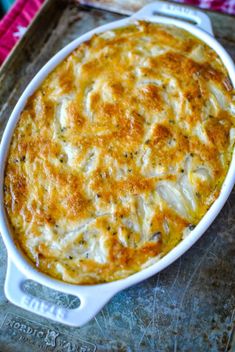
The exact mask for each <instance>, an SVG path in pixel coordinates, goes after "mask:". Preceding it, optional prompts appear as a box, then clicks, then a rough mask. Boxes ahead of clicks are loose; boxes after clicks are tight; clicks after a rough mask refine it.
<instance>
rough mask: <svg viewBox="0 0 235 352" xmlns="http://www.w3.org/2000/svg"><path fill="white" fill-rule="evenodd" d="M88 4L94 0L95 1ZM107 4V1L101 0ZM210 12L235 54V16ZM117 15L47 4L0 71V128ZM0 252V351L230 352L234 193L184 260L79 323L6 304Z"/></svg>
mask: <svg viewBox="0 0 235 352" xmlns="http://www.w3.org/2000/svg"><path fill="white" fill-rule="evenodd" d="M113 2H114V1H113ZM140 2H141V4H142V3H143V2H144V1H143V0H141V1H139V3H140ZM93 3H96V5H97V3H98V1H95V0H94V1H93ZM100 3H101V1H100V2H99V5H100ZM107 3H109V5H110V4H111V3H112V1H111V0H106V4H107ZM115 3H116V5H118V6H119V10H122V12H123V13H127V12H130V11H131V10H132V9H133V8H132V7H131V6H132V4H133V1H132V2H130V4H129V5H130V6H129V8H128V6H127V2H125V8H124V7H122V8H121V6H120V4H121V1H119V2H118V1H116V2H115ZM122 3H123V1H122ZM118 6H116V10H117V11H118ZM210 16H211V18H212V20H213V25H214V29H215V33H216V36H217V37H218V38H219V40H220V41H221V42H222V43H223V44H224V45H225V47H226V48H227V49H228V50H229V51H230V53H231V54H232V55H233V57H234V58H235V46H234V43H235V23H234V22H235V21H234V18H231V17H228V16H223V15H217V14H215V13H212V14H210ZM119 18H121V15H118V14H114V13H110V12H105V11H99V10H95V9H85V8H78V7H77V6H75V5H74V4H68V2H66V3H64V2H62V1H61V0H49V1H47V4H46V6H45V8H44V9H43V10H42V13H41V15H40V16H39V17H38V18H37V20H36V21H35V22H34V23H33V25H32V27H31V28H30V29H29V32H28V34H27V35H26V37H25V38H24V39H23V40H22V41H21V43H20V44H19V45H18V47H17V48H16V50H15V52H14V53H13V54H12V56H11V57H10V59H9V60H8V62H7V63H6V64H5V66H4V67H3V68H2V70H1V72H0V111H1V114H0V130H1V131H2V130H3V128H4V125H5V123H6V121H7V119H8V117H9V114H10V112H11V111H12V108H13V106H14V104H15V102H16V101H17V99H18V97H19V95H20V93H21V92H22V90H23V89H24V87H25V86H26V84H27V83H28V82H29V81H30V79H31V78H32V77H33V75H34V74H35V73H36V72H37V71H38V69H39V68H40V67H41V66H42V65H43V64H44V63H45V62H46V61H47V60H48V59H49V58H50V57H51V56H52V55H53V54H54V53H55V52H57V51H58V50H59V49H60V48H61V47H63V46H64V45H65V44H66V43H68V42H69V41H71V40H72V39H73V38H75V37H77V36H79V35H80V34H82V33H84V32H86V31H87V30H89V29H91V28H94V27H96V26H98V25H101V24H102V23H105V22H110V21H113V20H115V19H119ZM0 253H1V255H0V326H1V327H0V352H19V351H20V352H22V351H23V352H39V351H54V352H75V351H80V352H81V351H83V352H93V351H102V352H103V351H126V352H127V351H128V352H131V351H143V352H150V351H152V352H168V351H180V352H181V351H182V352H189V351H190V352H191V351H195V352H206V351H212V352H217V351H222V352H228V351H232V349H233V348H232V347H231V344H232V341H233V340H234V337H233V331H234V323H235V276H234V268H235V191H234V192H233V193H232V195H231V196H230V198H229V200H228V202H227V203H226V205H225V207H224V209H223V210H222V212H221V213H220V215H219V217H218V218H217V219H216V221H215V222H214V223H213V225H212V226H211V227H210V229H209V230H208V231H207V232H206V233H205V235H204V236H203V237H202V239H201V240H200V241H198V242H197V243H196V244H195V245H194V246H193V248H192V249H191V250H189V251H188V252H187V253H186V254H185V255H184V256H183V257H182V258H181V259H179V260H178V261H176V262H175V263H174V264H173V265H171V266H170V267H169V268H167V269H166V270H164V271H163V272H161V273H160V274H158V275H156V276H154V277H152V278H151V279H149V280H146V281H145V282H142V283H141V284H139V285H136V286H134V287H132V288H130V289H128V290H126V291H124V292H121V293H119V294H118V295H116V296H115V297H114V298H113V299H112V300H111V301H110V302H109V304H107V305H106V306H105V307H104V309H103V310H102V311H101V312H100V313H99V314H98V315H97V316H96V318H95V319H93V320H92V321H91V322H90V323H89V324H87V325H86V326H84V327H82V328H70V327H66V326H63V325H61V324H57V323H54V322H52V321H49V320H46V319H44V318H41V317H39V316H36V315H33V314H32V313H28V312H26V311H24V310H22V309H20V308H17V307H14V306H13V305H12V304H10V303H9V302H7V300H6V298H5V296H4V292H3V285H4V277H5V272H6V259H7V254H6V250H5V248H4V245H3V243H2V241H0ZM25 286H26V287H27V289H28V291H29V292H31V293H32V294H34V295H36V296H40V297H46V298H47V299H48V300H49V301H56V302H57V303H58V304H59V305H61V306H64V307H71V308H72V307H75V306H76V305H77V304H78V301H77V300H76V298H74V297H71V296H67V295H63V294H60V293H56V292H52V291H51V290H48V289H46V288H42V287H40V286H39V285H38V284H32V283H26V285H25ZM94 299H95V297H94Z"/></svg>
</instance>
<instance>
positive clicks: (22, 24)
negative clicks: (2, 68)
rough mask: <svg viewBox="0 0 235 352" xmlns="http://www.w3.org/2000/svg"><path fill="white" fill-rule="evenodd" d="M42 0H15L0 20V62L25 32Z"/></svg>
mask: <svg viewBox="0 0 235 352" xmlns="http://www.w3.org/2000/svg"><path fill="white" fill-rule="evenodd" d="M43 2H44V0H17V1H16V3H15V4H14V5H13V6H12V8H11V10H10V11H9V12H8V13H7V14H6V16H5V17H4V18H3V19H2V20H1V21H0V64H1V63H2V62H3V61H4V60H5V58H6V57H7V55H8V54H9V52H10V51H11V49H12V48H13V46H14V45H15V44H16V42H17V41H18V40H19V38H21V37H22V35H23V34H24V33H25V31H26V28H27V26H28V25H29V23H30V22H31V21H32V19H33V17H34V16H35V14H36V13H37V11H38V9H39V8H40V6H41V5H42V3H43Z"/></svg>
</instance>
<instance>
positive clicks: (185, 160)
mask: <svg viewBox="0 0 235 352" xmlns="http://www.w3.org/2000/svg"><path fill="white" fill-rule="evenodd" d="M233 96H234V94H233V91H232V86H231V82H230V80H229V78H228V75H227V72H226V70H225V68H224V67H223V65H222V63H221V61H220V59H219V57H218V56H217V55H216V53H215V52H214V51H213V50H212V49H210V48H209V47H208V46H206V45H205V44H204V43H202V42H201V41H199V40H198V39H196V38H195V37H193V36H192V35H190V34H189V33H187V32H185V31H183V30H182V29H179V28H176V27H172V26H165V25H158V24H151V23H147V22H139V23H138V24H136V25H132V26H129V27H125V28H122V29H118V30H115V31H109V32H106V33H104V34H101V35H96V36H94V37H93V38H92V39H91V40H89V41H88V42H86V43H84V44H82V45H80V46H79V48H78V49H76V50H75V51H74V52H73V53H72V54H71V55H69V57H68V58H67V59H66V60H65V61H64V62H62V63H61V64H60V65H59V66H58V67H57V68H56V69H55V70H54V71H53V72H52V73H51V74H50V75H49V77H48V78H47V79H46V80H45V81H44V82H43V84H42V85H41V87H40V88H39V89H38V90H37V91H36V92H35V93H34V94H33V96H32V97H31V98H30V99H29V100H28V103H27V105H26V107H25V109H24V110H23V112H22V114H21V118H20V120H19V123H18V124H17V127H16V129H15V132H14V136H13V139H12V144H11V147H10V152H9V156H8V161H7V165H6V170H5V171H6V175H5V206H6V210H7V213H8V216H9V220H10V222H11V224H12V226H13V229H14V231H13V234H14V239H15V241H16V242H17V244H19V245H20V247H21V248H22V250H23V251H24V252H25V253H26V255H27V256H28V257H29V258H30V259H31V260H32V262H34V263H35V265H36V266H37V267H38V268H39V269H40V270H42V271H43V272H46V273H48V274H49V275H51V276H53V277H57V278H59V279H62V280H64V281H67V282H72V283H79V284H86V283H88V284H92V283H98V282H107V281H112V280H116V279H119V278H123V277H126V276H128V275H130V274H132V273H134V272H136V271H138V270H140V269H141V268H143V267H144V266H146V265H150V264H151V263H152V262H154V261H156V260H157V259H158V258H159V256H161V255H163V254H165V253H167V252H168V251H170V250H171V249H172V248H173V247H174V246H175V245H176V244H177V243H178V242H179V241H180V240H181V239H182V237H183V236H184V235H186V234H187V233H188V230H190V229H191V228H192V225H195V224H197V223H198V221H199V220H200V219H201V217H202V216H203V215H204V214H205V212H206V211H207V209H208V208H209V207H210V206H211V204H212V203H213V202H214V200H215V199H216V198H217V197H218V195H219V192H220V188H221V184H222V182H223V180H224V178H225V175H226V173H227V170H228V166H229V163H230V160H231V152H232V148H233V143H234V135H235V133H234V111H235V109H234V101H233V100H232V99H233Z"/></svg>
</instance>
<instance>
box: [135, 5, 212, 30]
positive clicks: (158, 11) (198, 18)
mask: <svg viewBox="0 0 235 352" xmlns="http://www.w3.org/2000/svg"><path fill="white" fill-rule="evenodd" d="M155 15H160V16H161V15H163V16H167V17H174V18H175V17H176V18H178V19H180V20H184V19H185V20H188V21H191V22H193V24H195V25H196V26H197V27H199V28H201V29H202V30H204V31H205V32H207V33H209V34H210V35H212V36H214V33H213V29H212V24H211V20H210V18H209V16H207V15H206V14H205V13H204V12H202V11H199V10H196V9H192V8H191V7H187V6H182V5H177V4H172V3H165V2H162V1H155V2H153V3H150V4H148V5H146V6H144V7H143V8H142V9H140V10H139V11H138V12H136V13H135V14H134V15H133V16H132V17H133V18H137V19H144V18H145V17H149V16H155Z"/></svg>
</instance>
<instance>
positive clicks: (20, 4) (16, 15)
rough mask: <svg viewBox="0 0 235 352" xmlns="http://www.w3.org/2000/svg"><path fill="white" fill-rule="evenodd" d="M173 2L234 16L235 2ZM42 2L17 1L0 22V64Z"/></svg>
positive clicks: (36, 0)
mask: <svg viewBox="0 0 235 352" xmlns="http://www.w3.org/2000/svg"><path fill="white" fill-rule="evenodd" d="M126 1H128V0H126ZM174 1H175V2H180V3H185V4H189V5H193V6H197V7H200V8H202V9H208V10H214V11H220V12H224V13H227V14H230V15H235V0H174ZM43 2H44V0H17V1H16V3H15V4H14V5H13V7H12V8H11V10H10V11H9V12H8V14H7V15H6V16H5V17H4V18H3V20H2V21H0V64H1V63H2V62H3V61H4V60H5V59H6V57H7V55H8V54H9V52H10V51H11V49H12V48H13V47H14V45H15V44H16V42H17V41H18V40H19V38H21V37H22V35H23V34H24V32H25V31H26V28H27V26H28V25H29V23H30V22H31V21H32V18H33V17H34V16H35V14H36V13H37V11H38V10H39V8H40V6H41V5H42V3H43ZM234 20H235V19H234Z"/></svg>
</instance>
